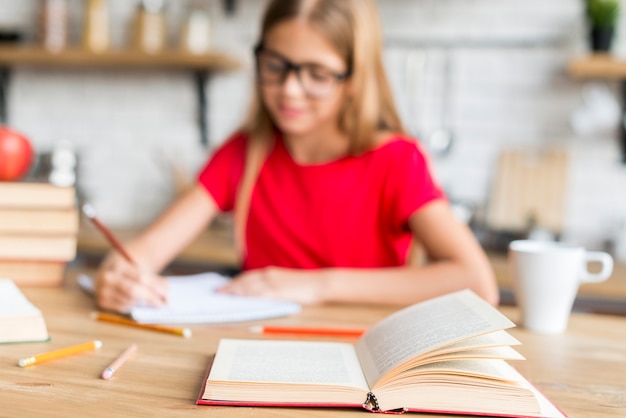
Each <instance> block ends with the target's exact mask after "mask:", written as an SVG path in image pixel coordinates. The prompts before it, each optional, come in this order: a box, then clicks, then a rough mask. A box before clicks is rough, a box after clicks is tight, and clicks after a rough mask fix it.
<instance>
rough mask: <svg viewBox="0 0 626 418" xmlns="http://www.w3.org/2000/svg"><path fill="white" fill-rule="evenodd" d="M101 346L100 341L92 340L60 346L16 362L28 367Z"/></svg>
mask: <svg viewBox="0 0 626 418" xmlns="http://www.w3.org/2000/svg"><path fill="white" fill-rule="evenodd" d="M100 347H102V341H100V340H94V341H90V342H88V343H84V344H78V345H73V346H70V347H65V348H60V349H58V350H54V351H49V352H47V353H41V354H37V355H35V356H31V357H24V358H21V359H19V361H18V362H17V364H18V366H20V367H28V366H32V365H35V364H40V363H44V362H46V361H50V360H56V359H58V358H62V357H67V356H71V355H73V354H80V353H84V352H85V351H92V350H97V349H99V348H100Z"/></svg>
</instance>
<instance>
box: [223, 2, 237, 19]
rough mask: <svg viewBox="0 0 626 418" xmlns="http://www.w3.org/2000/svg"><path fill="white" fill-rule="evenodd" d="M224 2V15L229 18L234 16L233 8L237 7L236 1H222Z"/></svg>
mask: <svg viewBox="0 0 626 418" xmlns="http://www.w3.org/2000/svg"><path fill="white" fill-rule="evenodd" d="M223 1H224V10H225V11H226V14H227V15H229V16H232V15H234V14H235V8H236V6H237V4H236V3H237V1H236V0H223Z"/></svg>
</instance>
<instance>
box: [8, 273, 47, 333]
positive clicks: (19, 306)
mask: <svg viewBox="0 0 626 418" xmlns="http://www.w3.org/2000/svg"><path fill="white" fill-rule="evenodd" d="M48 338H49V337H48V330H47V327H46V321H45V320H44V317H43V315H42V313H41V311H40V310H39V309H38V308H37V307H36V306H35V305H33V304H32V303H31V302H30V301H29V300H28V299H27V298H26V296H24V294H23V293H22V292H21V291H20V289H19V288H18V287H17V285H15V283H14V282H13V281H12V280H10V279H0V343H15V342H27V341H46V340H48Z"/></svg>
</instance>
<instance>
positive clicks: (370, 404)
mask: <svg viewBox="0 0 626 418" xmlns="http://www.w3.org/2000/svg"><path fill="white" fill-rule="evenodd" d="M363 409H365V410H366V411H370V412H373V413H375V414H385V415H402V414H404V413H405V412H407V411H408V408H400V409H392V410H389V411H383V410H382V409H380V405H379V404H378V399H376V395H374V394H373V393H372V392H367V398H365V402H363Z"/></svg>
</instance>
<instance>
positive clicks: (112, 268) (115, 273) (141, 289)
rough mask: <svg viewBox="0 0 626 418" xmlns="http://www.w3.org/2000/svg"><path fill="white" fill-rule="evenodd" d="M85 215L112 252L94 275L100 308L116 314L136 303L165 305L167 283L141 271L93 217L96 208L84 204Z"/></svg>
mask: <svg viewBox="0 0 626 418" xmlns="http://www.w3.org/2000/svg"><path fill="white" fill-rule="evenodd" d="M82 211H83V213H84V214H85V216H86V217H87V218H88V219H89V220H90V221H91V223H92V224H93V225H94V226H95V227H96V228H97V229H98V230H99V231H100V232H101V233H102V235H104V237H105V238H106V240H107V241H108V242H109V243H110V244H111V246H112V247H113V249H114V251H113V252H111V253H110V254H109V255H108V256H107V258H106V259H105V261H104V262H103V263H102V265H101V267H100V269H99V271H98V274H97V275H96V298H97V303H98V305H99V306H100V307H102V308H105V309H110V310H114V311H117V312H124V313H125V312H128V310H129V309H130V308H131V307H133V306H136V305H139V304H148V305H150V306H162V305H163V304H165V303H166V302H167V288H166V281H165V280H164V279H163V278H160V277H159V276H158V275H156V274H150V273H149V272H146V271H143V269H142V268H141V263H138V262H137V259H135V258H134V257H133V255H132V253H131V252H129V251H128V250H127V248H126V247H125V246H124V245H123V244H122V243H121V242H120V241H119V240H118V239H117V237H116V236H115V235H114V234H113V233H112V232H111V231H110V230H109V229H108V228H107V227H106V225H104V224H103V223H102V222H101V221H100V220H99V219H98V217H97V216H96V215H97V213H96V209H95V208H94V207H93V206H91V205H90V204H88V203H86V204H84V205H83V207H82Z"/></svg>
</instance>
